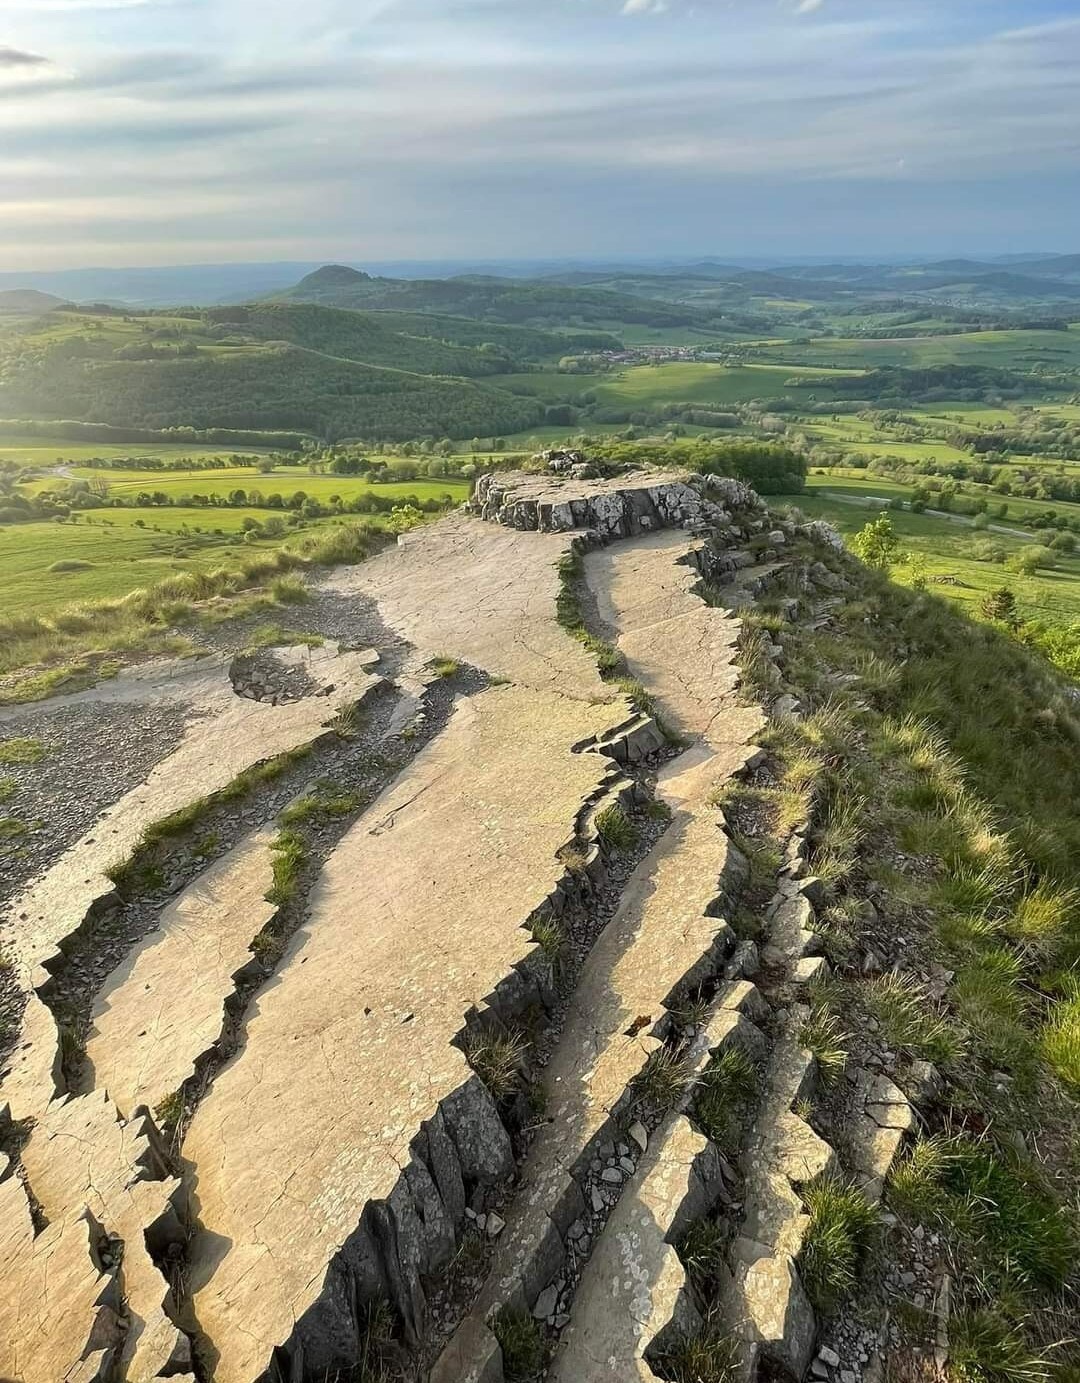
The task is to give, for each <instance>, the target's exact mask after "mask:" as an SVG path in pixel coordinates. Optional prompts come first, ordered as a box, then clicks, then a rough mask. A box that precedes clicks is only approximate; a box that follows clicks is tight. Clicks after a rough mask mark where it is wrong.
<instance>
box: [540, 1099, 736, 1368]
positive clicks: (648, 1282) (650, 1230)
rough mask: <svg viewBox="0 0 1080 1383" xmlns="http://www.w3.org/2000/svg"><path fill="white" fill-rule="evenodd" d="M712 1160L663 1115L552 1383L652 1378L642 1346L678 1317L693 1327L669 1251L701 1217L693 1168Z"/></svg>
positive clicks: (586, 1280) (700, 1180)
mask: <svg viewBox="0 0 1080 1383" xmlns="http://www.w3.org/2000/svg"><path fill="white" fill-rule="evenodd" d="M714 1155H715V1154H714V1153H713V1151H712V1149H711V1148H710V1145H709V1143H708V1140H707V1139H705V1138H703V1137H702V1135H701V1134H700V1133H697V1132H696V1131H695V1130H694V1129H693V1128H691V1126H690V1124H689V1122H688V1121H687V1120H686V1119H685V1118H683V1116H682V1115H669V1116H668V1118H667V1119H666V1120H665V1122H664V1123H663V1124H662V1125H661V1127H660V1128H659V1129H657V1131H656V1133H655V1134H654V1135H653V1136H652V1138H651V1139H650V1140H649V1148H648V1151H647V1152H646V1153H645V1154H644V1155H643V1157H642V1159H641V1162H640V1164H639V1166H638V1170H637V1172H636V1173H635V1175H634V1177H633V1178H632V1180H631V1181H630V1182H629V1184H628V1185H627V1187H626V1189H625V1191H624V1192H623V1194H622V1196H621V1198H620V1200H619V1203H618V1205H617V1206H616V1207H615V1209H614V1211H613V1212H612V1214H611V1218H610V1219H609V1220H608V1222H607V1224H606V1225H605V1226H604V1230H603V1233H602V1234H601V1235H600V1238H599V1240H598V1242H597V1244H596V1246H595V1248H594V1249H593V1253H592V1256H591V1257H590V1259H589V1261H588V1263H587V1264H586V1266H585V1270H584V1272H583V1274H582V1277H581V1281H580V1282H579V1284H578V1289H577V1293H576V1295H575V1298H574V1305H573V1310H572V1312H571V1319H570V1324H569V1326H568V1327H567V1329H566V1332H565V1334H564V1336H563V1339H562V1341H561V1343H560V1347H559V1350H558V1352H557V1353H556V1356H555V1359H554V1362H553V1364H552V1367H551V1370H550V1371H549V1373H548V1378H549V1380H550V1383H622V1380H624V1379H628V1378H635V1377H636V1378H644V1379H651V1378H652V1377H653V1376H654V1375H653V1373H652V1371H651V1370H650V1369H649V1368H648V1365H647V1364H645V1362H644V1356H645V1353H646V1351H647V1349H648V1347H649V1345H650V1344H651V1343H652V1342H653V1340H654V1339H655V1338H656V1336H657V1335H659V1334H660V1332H661V1331H662V1330H664V1329H666V1328H667V1327H669V1326H671V1325H672V1324H673V1323H674V1324H675V1325H676V1326H678V1325H680V1324H681V1323H682V1319H683V1316H685V1317H686V1323H687V1324H689V1323H690V1321H692V1319H693V1315H692V1312H693V1308H692V1307H691V1306H690V1304H689V1302H688V1300H687V1299H686V1295H685V1289H686V1273H685V1270H684V1268H683V1266H682V1263H681V1262H680V1261H679V1256H678V1253H677V1252H676V1251H675V1248H674V1242H675V1241H676V1240H677V1239H678V1238H679V1237H680V1235H681V1234H682V1233H683V1232H685V1230H686V1228H687V1227H688V1226H689V1225H690V1224H691V1223H692V1222H693V1221H694V1220H695V1219H698V1218H700V1216H701V1215H703V1214H705V1212H706V1211H707V1210H708V1209H709V1205H708V1196H707V1192H706V1185H707V1183H708V1180H709V1178H708V1176H707V1175H706V1176H703V1175H702V1173H701V1171H700V1169H699V1165H698V1164H699V1163H702V1162H704V1161H707V1160H708V1159H709V1158H711V1157H713V1156H714Z"/></svg>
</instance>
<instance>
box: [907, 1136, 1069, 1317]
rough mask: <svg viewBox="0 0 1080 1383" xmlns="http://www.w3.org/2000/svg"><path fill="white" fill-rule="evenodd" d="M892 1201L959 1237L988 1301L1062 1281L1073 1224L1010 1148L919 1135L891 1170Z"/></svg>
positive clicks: (973, 1275)
mask: <svg viewBox="0 0 1080 1383" xmlns="http://www.w3.org/2000/svg"><path fill="white" fill-rule="evenodd" d="M890 1200H891V1202H892V1204H893V1205H894V1207H895V1208H896V1209H897V1210H899V1211H900V1213H901V1214H903V1215H904V1216H906V1217H907V1218H908V1219H911V1220H918V1221H921V1222H923V1223H928V1224H931V1225H937V1226H940V1227H941V1228H942V1229H943V1230H945V1231H946V1232H947V1233H948V1234H949V1235H950V1236H951V1237H952V1238H953V1239H954V1240H956V1241H957V1243H958V1244H959V1246H960V1259H961V1261H963V1262H964V1263H965V1266H966V1268H967V1271H968V1274H969V1276H970V1277H971V1279H972V1281H973V1282H974V1283H976V1284H977V1286H978V1289H979V1291H980V1293H981V1294H982V1295H983V1296H984V1297H985V1298H986V1299H987V1300H988V1301H993V1300H994V1299H995V1297H997V1296H1001V1295H1006V1294H1007V1295H1010V1296H1017V1295H1021V1296H1022V1295H1025V1294H1028V1293H1032V1292H1036V1291H1043V1292H1045V1291H1055V1290H1057V1289H1059V1288H1060V1287H1061V1286H1062V1285H1063V1284H1064V1283H1065V1282H1066V1281H1067V1280H1068V1277H1069V1274H1070V1272H1071V1270H1072V1265H1073V1262H1074V1261H1075V1255H1076V1252H1077V1247H1078V1241H1077V1231H1076V1226H1075V1224H1074V1222H1073V1220H1072V1218H1071V1217H1070V1216H1069V1215H1068V1214H1067V1213H1066V1212H1065V1211H1064V1210H1063V1208H1062V1207H1061V1205H1060V1204H1059V1203H1058V1202H1057V1200H1056V1199H1055V1198H1054V1197H1053V1196H1052V1195H1051V1193H1050V1192H1049V1191H1048V1190H1047V1188H1046V1186H1045V1185H1044V1183H1043V1181H1042V1178H1041V1177H1040V1175H1039V1174H1038V1173H1037V1172H1036V1170H1035V1169H1034V1168H1033V1167H1032V1166H1031V1165H1030V1164H1029V1163H1027V1162H1026V1161H1025V1160H1024V1159H1022V1158H1021V1157H1020V1156H1019V1154H1018V1153H1016V1152H1015V1151H1014V1150H1012V1149H1010V1148H1007V1147H998V1146H997V1145H996V1144H994V1143H992V1142H990V1141H988V1140H982V1141H980V1142H974V1141H972V1140H970V1139H967V1138H963V1137H960V1136H955V1135H954V1136H946V1135H942V1134H938V1135H935V1136H934V1137H931V1138H921V1139H919V1140H918V1141H917V1142H916V1143H915V1144H914V1145H913V1146H912V1148H911V1150H910V1151H909V1152H908V1154H907V1155H906V1157H904V1158H903V1159H902V1160H901V1161H900V1162H899V1163H898V1164H897V1166H896V1167H895V1168H894V1170H893V1173H892V1176H891V1177H890Z"/></svg>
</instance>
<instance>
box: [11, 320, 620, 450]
mask: <svg viewBox="0 0 1080 1383" xmlns="http://www.w3.org/2000/svg"><path fill="white" fill-rule="evenodd" d="M427 320H428V319H424V320H423V321H422V322H420V323H417V322H415V321H411V320H409V319H405V318H396V317H391V316H389V315H388V316H385V317H383V316H379V315H377V314H368V313H358V312H347V311H339V310H336V309H332V308H322V307H317V306H308V305H302V304H294V305H285V304H254V305H251V306H246V307H226V308H219V309H218V308H211V309H186V310H180V311H178V312H173V313H152V314H144V315H140V316H135V315H132V314H130V313H125V312H123V311H121V310H117V309H113V310H109V309H101V308H99V309H94V310H87V309H65V310H62V311H56V312H50V313H47V314H46V315H45V316H43V317H40V318H36V319H33V320H31V321H29V322H27V323H24V324H22V325H21V326H20V327H19V328H18V329H17V330H14V331H11V332H9V333H8V334H7V335H6V336H4V337H3V338H2V340H0V416H3V417H7V418H13V419H27V420H31V419H68V420H73V421H79V422H94V423H108V424H111V425H113V426H117V427H134V428H170V427H196V428H215V427H219V428H241V429H252V428H259V429H282V428H283V429H290V430H299V431H304V432H310V433H312V434H314V435H315V436H318V437H322V438H325V439H328V440H336V439H337V438H340V437H347V436H363V437H372V438H385V439H387V440H401V439H404V438H408V437H417V436H424V435H428V434H432V435H436V436H440V437H453V438H460V437H472V436H477V435H482V436H491V435H493V434H496V433H503V432H517V431H520V430H522V429H527V428H531V427H533V426H535V425H536V424H537V423H538V422H539V421H541V420H542V418H543V406H542V404H540V403H539V402H538V401H537V400H535V399H531V398H521V397H518V396H515V395H513V394H511V393H509V392H506V391H503V390H499V389H495V388H491V387H487V386H484V385H480V384H477V383H475V382H474V380H475V378H476V377H483V376H497V375H498V374H500V373H504V372H506V371H508V370H512V369H514V368H517V367H518V362H519V361H523V360H529V359H540V360H543V359H552V358H557V357H558V355H559V354H561V353H563V352H564V351H566V350H567V348H568V343H567V338H566V337H562V336H555V335H547V334H545V333H540V332H530V331H517V330H515V329H513V328H503V329H502V331H501V332H500V331H499V330H498V329H496V330H495V331H494V333H493V332H492V331H491V330H490V329H488V328H485V329H484V336H485V337H486V338H490V336H491V335H493V334H494V335H495V336H496V337H497V338H498V339H495V340H491V339H485V340H483V341H481V342H478V343H477V344H475V345H473V344H457V343H455V342H453V341H447V340H445V339H442V337H441V334H442V333H443V332H444V331H446V330H452V329H453V328H452V327H451V328H447V327H446V326H445V324H444V323H442V322H438V323H437V324H436V326H435V328H434V331H433V334H431V335H420V334H415V335H414V334H410V333H409V332H408V331H406V330H401V329H400V328H402V327H408V326H418V325H419V326H421V327H422V326H423V325H424V323H425V322H426V321H427ZM432 320H433V319H432ZM474 327H475V324H467V325H466V329H465V330H464V331H462V332H459V333H457V334H458V335H460V336H464V337H468V336H469V335H470V332H471V331H472V329H473V328H474ZM616 344H617V343H616Z"/></svg>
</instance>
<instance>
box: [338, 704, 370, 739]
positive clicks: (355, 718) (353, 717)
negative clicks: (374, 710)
mask: <svg viewBox="0 0 1080 1383" xmlns="http://www.w3.org/2000/svg"><path fill="white" fill-rule="evenodd" d="M363 724H364V715H363V712H362V711H361V709H360V703H359V702H358V701H353V702H351V703H350V704H349V705H348V706H342V708H341V710H340V711H338V713H337V715H336V716H335V717H334V718H333V720H332V721H331V722H330V728H331V729H332V730H333V731H334V733H335V734H336V735H340V736H341V738H342V739H343V740H351V739H355V738H356V736H357V735H358V734H359V733H360V730H361V728H362V726H363Z"/></svg>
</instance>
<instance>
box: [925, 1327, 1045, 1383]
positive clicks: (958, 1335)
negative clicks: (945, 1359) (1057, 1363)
mask: <svg viewBox="0 0 1080 1383" xmlns="http://www.w3.org/2000/svg"><path fill="white" fill-rule="evenodd" d="M949 1377H950V1378H953V1379H955V1380H956V1383H1046V1380H1048V1379H1049V1378H1050V1377H1051V1369H1050V1365H1049V1362H1048V1360H1047V1357H1046V1355H1045V1354H1043V1353H1035V1352H1033V1351H1032V1349H1031V1347H1030V1345H1028V1343H1027V1341H1026V1340H1025V1339H1024V1335H1023V1332H1022V1331H1021V1330H1019V1329H1018V1328H1017V1327H1016V1326H1014V1325H1011V1324H1010V1323H1009V1322H1008V1321H1007V1320H1006V1319H1005V1317H1004V1316H1002V1315H1001V1314H1000V1313H999V1312H997V1311H994V1310H980V1311H960V1312H958V1313H957V1314H956V1315H954V1316H953V1317H952V1318H951V1319H950V1321H949Z"/></svg>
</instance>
